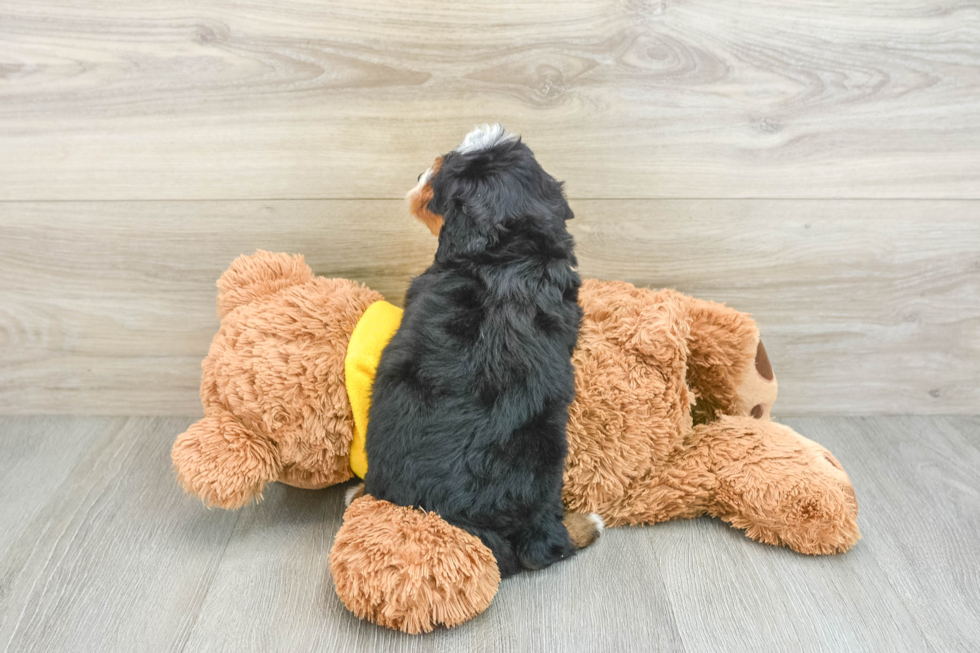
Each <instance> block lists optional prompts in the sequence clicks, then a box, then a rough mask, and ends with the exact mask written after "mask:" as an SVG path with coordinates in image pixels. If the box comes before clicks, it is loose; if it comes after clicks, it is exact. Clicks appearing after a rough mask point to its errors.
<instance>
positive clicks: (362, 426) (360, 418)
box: [344, 301, 404, 478]
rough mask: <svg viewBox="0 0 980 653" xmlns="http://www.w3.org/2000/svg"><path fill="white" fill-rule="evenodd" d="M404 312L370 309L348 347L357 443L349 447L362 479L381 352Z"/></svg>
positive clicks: (376, 305)
mask: <svg viewBox="0 0 980 653" xmlns="http://www.w3.org/2000/svg"><path fill="white" fill-rule="evenodd" d="M403 313H404V311H403V310H402V309H400V308H398V307H397V306H395V305H393V304H389V303H388V302H386V301H379V302H375V303H373V304H371V305H370V306H368V308H367V310H366V311H364V315H362V316H361V319H360V320H358V321H357V325H356V326H355V327H354V332H353V333H352V334H351V336H350V342H349V343H348V344H347V356H346V357H345V358H344V375H345V377H346V383H347V396H348V397H349V398H350V407H351V411H352V412H353V413H354V440H353V442H351V445H350V468H351V470H353V472H354V473H355V474H356V475H357V476H358V477H360V478H364V475H365V474H367V469H368V460H367V451H366V450H365V443H366V442H367V426H368V411H370V410H371V388H372V387H373V386H374V375H375V373H376V372H377V370H378V362H380V361H381V352H382V351H384V348H385V347H386V346H387V345H388V342H389V341H390V340H391V338H392V336H394V335H395V332H396V331H398V325H399V324H401V321H402V314H403Z"/></svg>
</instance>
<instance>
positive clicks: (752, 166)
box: [0, 0, 980, 200]
mask: <svg viewBox="0 0 980 653" xmlns="http://www.w3.org/2000/svg"><path fill="white" fill-rule="evenodd" d="M978 81H980V20H978V15H977V10H976V7H975V6H974V5H972V4H970V3H963V2H959V1H952V0H903V1H900V2H860V3H856V2H844V1H842V0H831V1H825V0H806V1H801V2H794V3H782V2H773V1H772V0H748V1H746V2H739V3H735V4H730V3H729V4H724V5H719V4H718V3H716V2H710V1H709V0H697V1H688V2H666V1H657V0H653V1H646V0H587V1H582V0H579V1H567V2H534V3H524V2H521V3H503V4H502V3H500V2H497V1H496V0H494V1H491V0H480V1H478V2H472V3H466V4H465V5H461V4H451V3H450V4H437V5H428V6H426V7H425V9H424V10H420V8H419V7H418V5H416V4H414V3H408V2H404V1H403V0H377V1H374V2H369V3H365V2H362V1H361V0H343V1H340V2H331V3H329V4H324V3H321V2H315V1H313V0H282V1H280V2H275V3H261V2H250V1H247V0H220V1H218V2H209V3H207V4H206V5H202V4H201V3H195V2H187V1H186V0H168V1H167V2H162V3H161V2H156V3H133V2H126V1H125V0H108V1H105V2H99V3H79V2H73V1H72V0H54V1H51V2H44V3H38V2H34V1H33V0H7V1H5V2H4V4H3V7H2V9H0V178H2V179H3V183H2V184H0V199H16V200H47V199H246V198H251V199H259V198H398V197H401V196H402V195H403V194H404V192H405V191H406V190H408V188H409V187H411V186H412V185H414V180H415V177H416V175H417V174H418V173H419V172H420V171H422V170H423V169H424V168H425V167H426V166H427V165H428V164H429V162H430V161H431V160H432V158H433V157H434V156H435V155H436V154H440V153H442V152H445V151H447V150H448V149H451V148H452V147H454V146H455V145H456V144H457V143H458V142H459V141H460V139H461V137H462V135H463V134H464V133H465V132H466V131H467V130H468V129H470V128H471V127H472V126H473V124H475V123H482V122H486V121H495V120H499V121H502V122H503V123H504V124H505V125H508V126H509V127H510V128H511V129H513V130H515V131H519V132H522V133H524V134H525V135H526V136H527V139H528V142H529V143H530V144H531V145H532V147H533V148H534V149H535V150H536V151H537V152H538V154H539V156H540V157H541V159H542V161H543V162H544V163H545V164H546V167H547V168H548V169H549V170H550V171H552V172H553V173H554V174H555V175H556V176H557V177H558V178H561V179H565V180H566V181H567V182H568V189H569V193H570V196H572V197H576V198H599V197H619V198H623V197H631V198H664V197H706V198H721V197H792V198H799V197H808V198H814V197H821V198H834V197H892V198H896V197H916V198H923V197H930V198H978V197H980V195H978V192H980V188H978V179H980V129H978V127H980V112H978V111H977V110H976V109H977V101H978V96H980V90H978V89H980V85H978Z"/></svg>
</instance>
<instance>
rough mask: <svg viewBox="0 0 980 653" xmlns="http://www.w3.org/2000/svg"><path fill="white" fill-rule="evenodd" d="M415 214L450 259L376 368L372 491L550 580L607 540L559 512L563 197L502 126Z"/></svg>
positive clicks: (567, 246) (370, 438) (576, 314)
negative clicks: (556, 566)
mask: <svg viewBox="0 0 980 653" xmlns="http://www.w3.org/2000/svg"><path fill="white" fill-rule="evenodd" d="M409 201H410V203H411V205H412V208H413V212H414V213H415V214H416V216H417V217H419V218H420V219H421V220H422V221H423V222H425V223H426V225H427V226H429V228H430V229H431V230H432V231H433V232H434V233H437V234H438V236H439V248H438V250H437V252H436V256H435V262H434V263H433V264H432V266H431V267H429V269H428V270H426V271H425V272H424V273H423V274H422V275H420V276H419V277H417V278H415V279H414V280H413V281H412V284H411V286H410V288H409V289H408V293H407V294H406V297H405V315H404V318H403V321H402V323H401V326H400V328H399V329H398V332H397V333H396V334H395V336H394V338H392V340H391V342H390V343H389V344H388V346H387V347H386V348H385V350H384V353H383V354H382V356H381V362H380V364H379V365H378V370H377V377H376V379H375V383H374V390H373V398H372V404H371V410H370V419H369V422H368V433H367V457H368V472H367V476H366V478H365V488H364V491H365V492H366V493H367V494H370V495H373V496H374V497H376V498H378V499H384V500H386V501H390V502H392V503H395V504H398V505H402V506H415V507H418V508H422V509H424V510H431V511H434V512H436V513H438V514H439V515H440V516H442V518H444V519H445V520H446V521H448V522H449V523H450V524H453V525H455V526H458V527H460V528H463V529H465V530H466V531H468V532H470V533H472V534H474V535H476V536H478V537H479V538H480V539H481V540H482V541H483V543H484V544H486V545H487V546H488V547H489V548H490V549H491V550H492V551H493V554H494V556H495V557H496V559H497V565H498V567H499V568H500V573H501V576H503V577H507V576H511V575H513V574H515V573H517V572H518V571H520V570H521V568H527V569H541V568H543V567H547V566H548V565H550V564H552V563H554V562H557V561H558V560H561V559H563V558H566V557H568V556H570V555H572V554H573V553H574V551H575V550H576V549H577V548H581V547H582V546H587V545H588V544H591V543H592V542H593V541H595V539H596V538H597V537H598V535H599V532H600V531H601V528H602V521H601V519H599V517H598V516H597V515H580V514H569V515H567V516H566V515H563V512H564V509H563V506H562V500H561V489H562V470H563V468H564V461H565V454H566V451H567V444H566V437H565V425H566V422H567V420H568V404H569V403H570V402H571V401H572V398H573V396H574V392H575V383H574V370H573V368H572V364H571V361H570V356H571V353H572V350H573V348H574V347H575V340H576V337H577V334H578V327H579V321H580V319H581V316H582V311H581V309H580V308H579V305H578V288H579V285H580V284H581V281H580V279H579V275H578V272H577V271H576V269H575V266H576V260H575V254H574V251H573V247H574V242H573V240H572V237H571V236H570V235H569V234H568V232H567V231H566V229H565V221H566V220H569V219H571V218H572V217H573V216H572V211H571V209H569V207H568V203H567V202H566V201H565V197H564V194H563V192H562V184H561V183H560V182H558V181H556V180H555V179H554V178H552V177H551V176H550V175H549V174H548V173H546V172H545V171H544V170H543V169H542V168H541V166H540V165H538V162H537V161H536V160H535V158H534V155H533V154H532V152H531V150H530V149H529V148H528V147H527V146H526V145H524V144H523V143H522V142H521V141H520V139H519V138H517V137H515V136H511V135H508V134H506V133H505V132H504V130H503V129H502V128H501V127H500V126H499V125H494V126H492V127H491V126H485V127H483V128H479V129H477V130H475V131H473V132H472V133H470V134H469V135H468V136H467V137H466V140H465V141H464V142H463V144H462V145H460V146H459V147H458V148H457V149H456V150H454V151H453V152H450V153H449V154H447V155H445V156H444V157H441V158H440V159H437V160H436V163H435V165H434V166H433V167H432V168H430V169H429V171H427V172H426V173H424V174H423V176H422V178H420V181H419V185H418V186H417V187H416V189H415V190H413V191H412V193H410V194H409ZM563 519H564V522H563Z"/></svg>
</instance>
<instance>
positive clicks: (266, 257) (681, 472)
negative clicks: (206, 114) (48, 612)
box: [172, 251, 860, 633]
mask: <svg viewBox="0 0 980 653" xmlns="http://www.w3.org/2000/svg"><path fill="white" fill-rule="evenodd" d="M218 287H219V296H218V315H219V317H220V318H221V328H220V330H219V331H218V334H217V335H216V336H215V337H214V340H213V342H212V344H211V349H210V351H209V353H208V356H207V358H206V359H205V360H204V362H203V364H202V368H203V375H202V381H201V401H202V404H203V406H204V418H203V419H201V420H200V421H198V422H197V423H195V424H194V425H192V426H191V427H190V428H189V429H188V430H187V431H186V432H185V433H183V434H181V435H180V436H179V437H178V438H177V441H176V442H175V443H174V447H173V454H172V455H173V462H174V466H175V469H176V472H177V477H178V480H179V482H180V484H181V485H182V486H183V487H184V488H185V490H187V491H188V492H191V493H193V494H196V495H197V496H199V497H201V498H202V499H203V500H204V501H205V503H206V504H208V505H209V506H220V507H222V508H238V507H241V506H244V505H245V504H247V503H249V502H250V501H251V500H252V499H256V498H260V497H261V493H262V489H263V487H264V486H265V485H266V484H267V483H270V482H272V481H281V482H283V483H287V484H289V485H293V486H297V487H303V488H322V487H327V486H329V485H334V484H337V483H342V482H344V481H346V480H348V479H350V478H352V477H353V476H354V475H355V471H358V472H359V474H360V475H362V476H363V473H364V471H365V470H366V465H367V461H366V459H365V458H364V453H363V452H364V433H365V432H366V423H367V422H366V420H367V409H368V406H369V404H370V383H371V380H372V379H373V369H374V366H376V364H377V360H378V359H379V358H380V354H381V350H382V349H383V348H384V345H385V344H386V343H387V341H388V339H390V337H391V335H393V333H394V331H395V330H396V329H397V325H398V320H399V317H400V309H397V308H396V307H393V306H392V305H390V304H388V303H387V302H384V301H383V298H382V297H381V295H380V294H379V293H377V292H374V291H372V290H370V289H368V288H366V287H365V286H363V285H360V284H357V283H354V282H352V281H348V280H344V279H325V278H320V277H315V276H314V275H313V273H312V271H311V270H310V268H309V267H308V266H307V265H306V264H305V263H304V261H303V257H302V256H288V255H285V254H271V253H268V252H262V251H260V252H258V253H256V254H255V255H252V256H242V257H240V258H238V259H237V260H236V261H235V262H234V263H233V264H232V265H231V267H230V268H229V269H228V271H226V272H225V273H224V274H223V275H222V276H221V278H220V279H219V281H218ZM579 302H580V304H581V306H582V309H583V311H584V317H583V320H582V327H581V331H580V335H579V340H578V345H577V348H576V350H575V353H574V355H573V361H574V364H575V368H576V398H575V401H574V403H573V404H572V405H571V407H570V409H569V424H568V449H569V451H568V457H567V460H566V466H565V485H564V500H565V503H566V505H567V507H568V508H569V509H570V510H574V511H578V512H596V513H598V514H599V515H601V516H602V517H603V519H604V520H605V522H606V524H607V525H609V526H619V525H624V524H652V523H656V522H659V521H664V520H668V519H676V518H691V517H697V516H699V515H705V514H707V515H712V516H716V517H720V518H721V519H723V520H725V521H727V522H729V523H731V524H732V525H733V526H735V527H737V528H741V529H744V530H745V532H746V535H748V536H749V537H750V538H752V539H755V540H758V541H761V542H765V543H768V544H778V545H784V546H788V547H790V548H792V549H794V550H795V551H799V552H801V553H807V554H829V553H838V552H843V551H846V550H848V549H849V548H851V547H852V546H853V545H854V543H855V542H856V541H857V540H858V538H859V537H860V535H859V533H858V527H857V522H856V519H857V500H856V498H855V494H854V490H853V488H852V486H851V482H850V479H849V478H848V476H847V474H846V473H845V472H844V470H843V468H842V467H841V465H840V463H838V462H837V460H836V459H835V458H834V457H833V456H832V455H831V454H830V452H829V451H827V450H826V449H824V448H823V447H821V446H820V445H818V444H816V443H815V442H812V441H810V440H808V439H806V438H804V437H802V436H801V435H799V434H798V433H796V432H794V431H793V430H792V429H790V428H788V427H786V426H783V425H781V424H778V423H775V422H773V421H771V419H770V411H771V409H772V404H773V402H774V401H775V399H776V388H777V385H776V379H775V376H774V375H773V373H772V368H771V367H770V364H769V360H768V358H767V356H766V351H765V348H764V347H763V346H762V344H761V341H760V339H759V333H758V329H757V327H756V325H755V323H754V322H753V320H752V319H751V318H750V317H749V316H748V315H746V314H744V313H740V312H738V311H735V310H733V309H730V308H727V307H725V306H724V305H721V304H716V303H713V302H707V301H702V300H697V299H693V298H691V297H687V296H685V295H682V294H680V293H678V292H675V291H672V290H662V291H652V290H646V289H641V288H636V287H634V286H632V285H630V284H628V283H625V282H619V281H596V280H586V281H584V283H583V286H582V288H581V291H580V295H579ZM330 567H331V571H332V573H333V577H334V582H335V586H336V589H337V593H338V595H339V596H340V598H341V599H342V600H343V601H344V603H345V604H346V605H347V607H348V608H349V609H351V610H352V611H353V612H354V613H355V614H357V615H358V616H360V617H362V618H368V619H370V620H371V621H374V622H375V623H378V624H381V625H384V626H388V627H391V628H395V629H398V630H402V631H405V632H411V633H418V632H423V631H429V630H431V629H432V628H433V627H435V626H437V625H445V626H453V625H456V624H459V623H462V622H464V621H466V620H468V619H470V618H472V617H473V616H475V615H476V614H479V613H480V612H481V611H483V610H484V609H486V607H487V606H488V605H489V604H490V602H491V600H492V599H493V596H494V595H495V593H496V590H497V584H498V583H499V574H498V572H497V567H496V563H495V561H494V559H493V556H492V555H491V554H490V551H489V550H488V549H487V548H486V547H485V546H483V544H482V543H481V542H480V540H479V539H478V538H476V537H474V536H472V535H470V534H468V533H466V532H465V531H462V530H461V529H458V528H456V527H454V526H451V525H450V524H448V523H446V522H445V521H443V520H442V519H440V518H439V517H438V516H437V515H435V514H432V513H428V514H427V513H424V512H422V511H419V510H413V509H410V508H404V507H400V506H394V505H392V504H389V503H387V502H383V501H378V500H375V499H373V498H372V497H370V496H363V497H359V498H357V499H356V500H354V501H353V502H352V503H351V505H350V506H349V508H348V509H347V512H346V513H345V516H344V524H343V526H342V527H341V529H340V531H339V532H338V533H337V536H336V538H335V540H334V546H333V550H332V551H331V554H330Z"/></svg>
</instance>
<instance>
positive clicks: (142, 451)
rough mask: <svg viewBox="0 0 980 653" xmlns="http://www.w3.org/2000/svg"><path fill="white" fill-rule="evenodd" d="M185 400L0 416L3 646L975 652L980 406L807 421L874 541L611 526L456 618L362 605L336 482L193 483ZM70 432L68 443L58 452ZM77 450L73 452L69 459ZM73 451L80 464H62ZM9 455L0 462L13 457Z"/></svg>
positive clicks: (979, 635)
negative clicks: (340, 543)
mask: <svg viewBox="0 0 980 653" xmlns="http://www.w3.org/2000/svg"><path fill="white" fill-rule="evenodd" d="M188 421H189V420H188V419H186V418H133V419H129V420H126V421H122V420H120V419H118V418H88V419H78V418H57V419H55V418H30V419H27V418H9V417H6V418H0V434H2V435H0V465H5V464H8V463H5V462H3V461H7V460H11V459H13V460H16V463H15V466H17V467H18V468H19V469H21V470H22V472H21V474H22V477H23V478H25V479H26V478H27V476H23V475H24V474H27V473H29V474H30V476H33V477H34V478H36V479H46V478H58V479H60V481H59V482H58V483H57V488H56V489H55V491H53V492H47V493H44V495H43V496H41V497H33V496H32V494H33V493H34V491H35V488H36V487H38V486H37V485H35V484H32V483H30V482H22V483H19V484H10V485H7V484H4V486H3V490H4V494H3V502H2V503H0V511H2V512H0V517H3V518H4V519H5V521H4V523H5V525H6V524H7V523H9V522H7V521H6V518H7V517H8V516H10V515H11V514H14V513H11V512H10V510H11V509H13V510H15V511H16V510H17V508H16V506H20V505H27V504H29V503H30V502H32V501H33V502H35V503H36V504H37V505H38V506H39V509H38V510H37V512H36V515H35V516H34V517H32V518H31V519H29V521H28V522H27V523H26V528H24V529H23V532H22V533H21V534H19V535H17V536H16V537H14V538H12V539H10V540H9V544H8V545H6V548H5V549H3V552H4V555H3V556H2V557H0V579H3V585H2V589H3V591H2V592H0V649H2V650H5V651H51V650H83V651H123V650H126V651H143V650H146V651H150V650H152V651H184V652H186V653H196V652H210V651H236V652H239V653H247V652H250V651H271V650H283V651H285V650H324V651H331V652H335V653H349V652H360V651H364V652H368V651H379V650H383V651H392V652H396V651H408V652H413V653H415V652H432V653H437V652H438V653H442V652H446V653H449V652H456V651H486V652H501V653H516V652H519V651H566V650H569V651H573V650H574V651H577V650H587V651H597V652H605V651H610V652H612V651H616V652H632V651H636V652H641V651H642V652H645V651H686V652H689V653H699V652H701V651H706V652H707V651H719V650H724V651H733V652H741V651H745V652H752V653H759V652H768V651H774V652H776V651H787V650H792V651H803V652H809V651H828V650H833V651H838V650H840V651H842V650H853V651H894V652H896V653H903V652H905V651H910V652H911V651H914V652H918V651H927V650H931V651H944V652H945V651H950V652H959V651H963V652H967V651H975V650H976V649H977V647H978V645H980V625H978V622H977V620H976V618H975V617H976V614H977V613H978V611H980V592H978V587H980V538H978V535H980V521H978V516H980V474H978V472H977V470H978V469H980V418H978V417H877V418H799V419H792V420H789V421H788V423H789V424H790V425H791V426H793V427H794V428H795V429H797V430H798V431H799V432H801V433H802V434H804V435H806V436H808V437H810V438H812V439H814V440H817V441H819V442H821V443H822V444H824V445H825V446H827V447H828V448H829V449H831V450H832V451H833V452H834V454H835V456H836V457H837V458H838V459H839V460H840V461H841V463H842V464H843V465H844V467H845V468H846V469H847V470H848V471H849V473H850V475H851V478H852V480H853V482H854V485H855V488H856V491H857V495H858V500H859V502H860V505H861V513H860V517H859V521H860V525H861V529H862V533H863V536H864V537H863V539H862V540H861V541H860V542H859V543H858V545H857V546H856V547H855V548H854V549H853V550H852V551H851V552H849V553H847V554H844V555H841V556H832V557H819V558H816V557H807V556H801V555H798V554H795V553H793V552H792V551H789V550H787V549H781V548H776V547H770V546H765V545H761V544H758V543H755V542H752V541H750V540H748V539H747V538H745V537H744V535H743V534H742V533H741V532H740V531H737V530H735V529H732V528H729V527H728V526H726V525H725V524H723V523H721V522H719V521H717V520H709V519H698V520H693V521H681V522H670V523H666V524H659V525H657V526H652V527H637V528H619V529H612V530H609V531H606V533H605V534H604V535H603V537H602V539H600V541H599V542H598V543H597V544H596V545H595V546H594V547H592V548H590V549H588V550H587V551H585V552H583V553H582V554H581V555H579V556H577V557H576V558H574V559H572V560H570V561H567V562H563V563H560V564H558V565H555V566H553V567H551V568H549V569H547V570H544V571H542V572H536V573H526V574H522V575H519V576H517V577H515V578H513V579H509V580H507V581H506V582H504V583H503V584H502V585H501V588H500V591H499V593H498V595H497V597H496V598H495V599H494V602H493V604H492V605H491V606H490V608H489V609H488V610H487V611H486V612H485V613H484V614H483V615H481V616H479V617H478V618H476V619H474V620H473V621H471V622H469V623H467V624H464V625H463V626H461V627H458V628H455V629H453V630H440V631H436V632H434V633H431V634H429V635H424V636H406V635H401V634H398V633H394V632H392V631H389V630H385V629H381V628H378V627H375V626H373V625H370V624H368V623H365V622H361V621H358V620H357V619H356V618H355V617H353V616H352V615H351V614H350V613H349V612H347V611H346V610H345V609H344V608H343V606H342V605H341V604H340V601H339V600H338V599H337V597H336V595H335V594H334V592H333V587H332V581H331V579H330V577H329V572H328V570H327V553H328V551H329V548H330V545H331V542H332V538H333V534H334V533H335V532H336V530H337V528H339V525H340V520H341V515H342V512H343V492H344V489H345V488H344V487H343V486H341V487H336V488H330V489H327V490H322V491H304V490H297V489H294V488H287V487H285V486H281V485H278V484H276V485H272V486H270V487H269V488H267V490H266V493H265V501H263V502H262V503H259V504H257V505H254V506H251V507H248V508H246V509H244V510H242V511H240V512H237V513H226V512H221V511H216V510H213V511H209V510H206V509H204V508H203V507H202V506H201V505H200V503H199V502H197V501H195V500H194V499H192V498H190V497H187V496H185V495H182V494H181V492H180V490H179V488H178V487H177V486H176V484H175V482H174V480H173V477H172V474H171V473H170V469H169V461H168V459H167V458H168V457H167V454H168V452H169V448H170V444H171V442H172V439H173V437H174V436H175V435H176V433H177V432H178V431H180V430H181V429H183V428H184V427H185V426H186V425H187V423H188ZM59 443H63V444H64V446H65V448H66V451H69V453H67V454H66V455H65V456H60V455H58V454H57V453H56V452H55V448H56V447H57V445H58V444H59ZM67 459H73V460H77V462H76V463H75V464H74V465H73V466H72V465H71V464H67V463H66V462H65V461H66V460H67ZM66 466H67V467H71V469H70V470H69V471H67V472H66V471H65V470H66ZM6 469H7V468H6V467H4V468H0V471H4V470H6Z"/></svg>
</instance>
